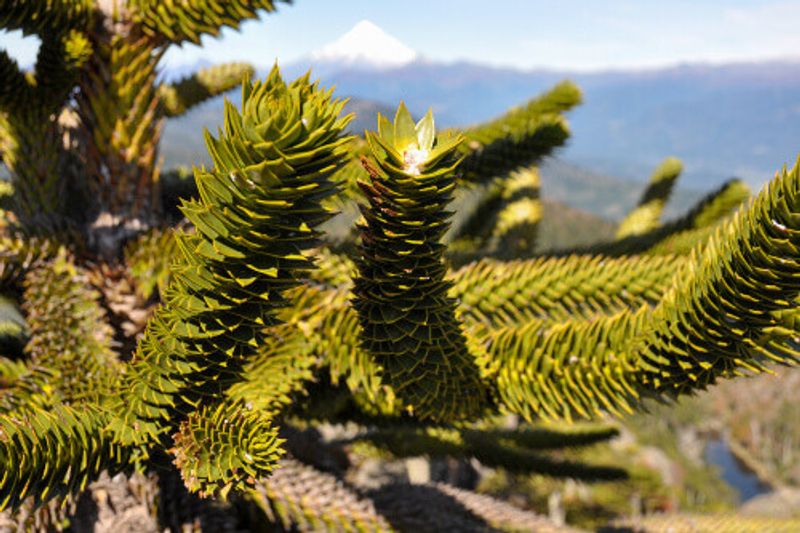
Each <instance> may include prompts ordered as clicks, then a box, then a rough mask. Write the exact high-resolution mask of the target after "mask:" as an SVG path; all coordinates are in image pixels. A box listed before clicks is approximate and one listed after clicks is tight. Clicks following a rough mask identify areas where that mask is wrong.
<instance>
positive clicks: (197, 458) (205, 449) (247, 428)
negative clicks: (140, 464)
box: [170, 402, 282, 498]
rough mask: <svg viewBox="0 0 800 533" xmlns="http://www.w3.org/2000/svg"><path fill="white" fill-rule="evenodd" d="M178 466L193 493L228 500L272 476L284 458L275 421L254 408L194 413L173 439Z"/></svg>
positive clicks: (220, 406)
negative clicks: (232, 491)
mask: <svg viewBox="0 0 800 533" xmlns="http://www.w3.org/2000/svg"><path fill="white" fill-rule="evenodd" d="M173 440H174V443H175V447H174V448H172V449H171V450H170V452H171V453H172V454H173V455H174V456H175V465H176V466H177V467H178V469H179V470H180V472H181V476H182V477H183V481H184V483H185V484H186V488H188V489H189V490H190V491H192V492H199V494H200V495H201V496H206V497H207V496H219V497H222V498H225V497H226V496H227V495H228V493H229V492H230V491H231V490H234V489H235V490H238V491H241V490H242V489H244V488H245V487H246V486H248V485H252V484H253V483H255V479H256V478H259V477H263V476H265V475H267V474H268V473H269V472H270V471H271V470H272V469H273V468H274V467H275V466H276V464H277V462H278V459H279V458H280V456H281V453H282V452H281V449H280V447H279V446H280V443H281V441H280V440H279V439H278V438H277V431H276V430H275V429H274V428H272V427H271V424H270V418H269V417H268V416H266V415H265V414H264V413H262V412H260V411H257V410H254V409H253V408H252V407H249V406H245V405H242V404H239V403H236V402H234V403H228V402H219V403H217V404H216V405H211V406H203V407H201V408H200V409H198V410H197V411H195V412H193V413H191V414H190V415H189V416H188V417H187V418H186V419H185V420H184V421H183V422H181V425H180V429H179V430H178V432H177V433H175V435H173Z"/></svg>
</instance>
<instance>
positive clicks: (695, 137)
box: [164, 21, 800, 191]
mask: <svg viewBox="0 0 800 533" xmlns="http://www.w3.org/2000/svg"><path fill="white" fill-rule="evenodd" d="M281 66H282V68H283V70H284V73H285V75H286V77H288V78H292V77H295V76H297V75H300V74H303V73H304V72H306V71H307V70H308V68H309V67H313V68H312V73H313V75H314V76H316V77H319V78H320V79H321V80H322V82H323V83H324V84H333V85H336V88H337V89H336V90H337V93H338V94H340V95H342V96H352V97H355V98H356V99H358V100H368V101H371V102H373V103H374V105H375V106H378V107H381V106H385V107H386V108H393V107H394V106H396V105H397V103H398V102H399V101H400V100H403V101H405V102H406V104H407V105H408V106H409V107H410V108H411V110H412V112H414V113H415V114H417V115H420V114H422V113H424V112H425V111H426V110H427V109H428V107H432V108H433V111H434V113H435V115H436V120H437V123H438V124H439V125H443V126H465V125H469V124H473V123H476V122H480V121H483V120H486V119H488V118H491V117H493V116H495V115H498V114H500V113H502V112H503V111H505V110H506V109H508V108H509V107H510V106H513V105H518V104H522V103H524V102H525V101H526V100H527V99H529V98H531V97H532V96H535V95H536V94H537V93H539V92H541V91H542V90H545V89H546V88H548V87H550V86H551V85H553V84H554V83H556V82H558V81H559V80H562V79H565V78H568V79H572V80H574V81H575V82H577V83H578V85H579V86H580V87H581V88H582V90H583V91H584V95H585V101H584V104H583V105H581V106H579V107H578V108H577V109H576V110H574V111H572V112H571V113H570V114H569V120H570V124H571V128H572V133H573V134H572V137H571V138H570V140H569V143H568V145H567V146H566V147H565V148H564V149H562V150H561V151H560V152H559V157H560V158H561V159H562V160H564V161H569V162H572V163H576V164H578V165H579V166H581V167H584V168H591V169H593V170H594V171H596V172H597V173H599V174H604V175H611V176H619V177H621V178H624V179H626V180H632V181H639V182H641V181H644V180H645V179H646V178H647V176H648V175H649V173H650V171H651V170H652V168H654V167H655V165H656V164H657V163H658V162H659V161H660V160H661V159H663V158H664V157H666V156H668V155H674V156H677V157H679V158H681V159H682V160H683V161H684V163H685V168H686V171H685V174H684V176H683V177H682V178H681V186H683V187H687V188H690V189H696V190H702V191H706V190H709V189H711V188H713V187H715V186H717V185H718V184H720V183H721V182H722V181H724V180H725V179H728V178H730V177H733V176H737V177H741V178H744V179H745V180H747V181H748V182H749V183H750V184H751V185H752V186H753V187H754V188H758V187H760V186H761V185H762V184H763V183H764V182H765V181H767V180H768V179H769V178H771V177H772V175H773V174H774V172H775V171H776V170H777V169H778V168H779V167H780V166H781V165H782V164H783V163H788V164H792V163H793V162H794V160H795V158H796V157H797V154H798V152H800V60H797V61H795V60H784V61H771V62H761V63H731V64H724V65H703V64H697V65H680V66H675V67H669V68H662V69H648V70H615V71H604V72H593V73H586V72H570V71H554V70H530V71H521V70H515V69H511V68H499V67H492V66H486V65H480V64H475V63H469V62H459V63H450V64H441V63H436V62H433V61H430V60H426V59H424V58H423V57H422V56H421V55H419V54H418V53H417V52H415V51H414V50H412V49H411V48H409V47H407V46H405V45H404V44H403V43H402V42H400V41H399V40H397V39H396V38H394V37H392V36H390V35H388V34H386V33H385V32H383V30H381V29H380V28H379V27H377V26H376V25H374V24H372V23H369V22H368V21H362V22H360V23H359V24H357V25H356V27H354V28H353V29H352V30H351V31H350V32H348V33H346V34H345V35H343V36H342V37H341V38H339V39H337V40H335V41H334V42H332V43H330V44H329V45H326V46H324V47H322V48H320V49H319V50H316V51H314V52H312V53H311V54H310V55H309V56H308V57H307V58H306V59H304V60H300V61H298V62H295V63H293V64H286V65H281ZM269 67H271V65H269ZM266 68H267V67H265V69H266ZM265 69H264V70H262V71H261V72H259V76H264V75H265V74H266V72H265ZM185 72H188V69H185V68H184V69H182V71H181V73H180V74H184V73H185ZM175 75H177V74H176V73H175V72H167V73H165V76H166V77H174V76H175ZM237 97H238V95H236V94H235V93H234V94H233V95H232V98H234V99H236V98H237ZM362 115H363V113H362ZM221 118H222V106H221V102H220V101H216V102H211V103H209V104H207V106H203V107H202V108H201V109H200V110H197V111H195V115H194V117H187V120H188V122H184V123H182V124H183V125H181V126H179V127H178V126H176V125H169V126H168V127H167V132H166V135H165V141H166V143H167V145H170V146H166V147H165V150H164V151H165V153H166V154H168V162H169V161H170V160H171V161H175V159H174V157H172V156H170V155H169V154H172V155H173V156H174V155H175V154H176V153H177V152H187V150H188V151H192V150H194V148H191V147H188V148H187V147H175V146H171V145H172V144H174V143H175V142H177V139H176V137H178V136H179V135H178V134H180V137H181V139H182V142H184V143H189V144H192V143H196V141H192V140H191V139H189V138H187V136H192V135H194V134H193V133H191V128H194V127H199V125H207V126H215V125H217V124H218V123H219V122H220V121H221ZM189 124H191V127H187V126H189ZM196 125H197V126H196ZM367 126H369V125H368V124H367ZM362 129H363V125H362V124H359V125H358V127H354V131H361V130H362ZM197 135H198V137H197V138H198V139H199V138H200V137H199V133H198V134H197ZM200 146H201V145H200ZM200 152H202V150H200ZM183 162H185V161H183Z"/></svg>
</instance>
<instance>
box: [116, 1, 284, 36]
mask: <svg viewBox="0 0 800 533" xmlns="http://www.w3.org/2000/svg"><path fill="white" fill-rule="evenodd" d="M276 3H277V1H274V0H224V1H223V0H194V1H192V2H177V1H176V0H169V1H168V2H166V3H165V2H163V1H159V0H131V2H130V4H131V5H132V6H133V7H134V8H135V11H134V17H135V19H136V21H137V22H138V23H140V24H141V25H142V28H143V29H144V31H145V32H146V33H147V34H148V35H149V36H151V37H153V38H155V39H158V40H165V41H168V42H171V43H175V44H181V43H183V42H186V41H189V42H192V43H194V44H200V37H201V36H203V35H204V34H207V35H215V36H216V35H218V34H219V32H220V30H222V28H224V27H226V26H227V27H233V28H238V27H239V24H240V23H241V22H242V21H243V20H247V19H252V18H256V17H258V12H259V11H260V10H264V11H274V10H275V4H276Z"/></svg>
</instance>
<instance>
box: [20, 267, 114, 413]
mask: <svg viewBox="0 0 800 533" xmlns="http://www.w3.org/2000/svg"><path fill="white" fill-rule="evenodd" d="M24 285H25V294H24V301H25V303H24V309H25V312H26V316H27V322H28V327H29V329H30V339H29V340H28V344H27V345H26V346H25V352H26V354H27V355H28V358H29V359H30V361H31V362H32V363H33V364H34V365H38V366H42V367H44V368H47V369H49V370H51V371H53V372H55V373H56V375H55V376H54V379H52V380H51V385H52V386H53V387H54V388H55V389H56V390H57V391H58V394H59V396H60V397H61V398H62V399H63V401H64V402H66V403H74V402H79V401H83V400H90V401H94V402H97V401H100V400H101V399H103V398H105V397H107V396H108V395H109V393H110V392H111V391H113V390H114V387H115V384H116V378H117V372H118V368H117V359H116V354H115V353H114V352H113V351H112V349H111V337H112V332H111V328H110V327H109V325H108V324H107V322H106V319H105V313H104V312H103V311H102V309H101V308H100V307H99V305H98V302H97V300H98V298H99V295H98V294H97V293H96V292H95V291H93V290H90V289H89V288H88V287H87V286H86V285H87V280H86V276H85V274H82V273H80V272H79V270H78V268H77V267H76V266H75V264H74V263H73V262H72V260H70V259H68V258H67V257H65V256H64V255H63V254H61V255H59V256H58V257H57V258H56V259H55V260H54V261H53V262H52V263H50V264H48V265H46V266H45V267H42V268H38V269H35V270H31V271H30V272H29V273H28V275H27V276H26V278H25V284H24Z"/></svg>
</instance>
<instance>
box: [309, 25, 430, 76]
mask: <svg viewBox="0 0 800 533" xmlns="http://www.w3.org/2000/svg"><path fill="white" fill-rule="evenodd" d="M418 57H419V55H418V54H417V52H416V51H414V50H412V49H411V48H409V47H408V46H406V45H405V44H403V43H402V42H401V41H400V40H399V39H397V38H396V37H393V36H391V35H389V34H388V33H386V32H385V31H383V29H381V28H380V27H379V26H377V25H375V24H374V23H372V22H370V21H368V20H362V21H361V22H359V23H358V24H356V25H355V26H353V28H352V29H351V30H350V31H348V32H347V33H345V34H344V35H342V36H341V37H339V38H338V39H336V40H335V41H333V42H332V43H329V44H326V45H325V46H323V47H322V48H320V49H318V50H315V51H313V52H311V60H312V61H313V62H314V63H318V62H326V63H338V64H340V65H345V66H365V67H371V68H379V69H389V68H397V67H401V66H403V65H407V64H409V63H412V62H413V61H414V60H416V59H417V58H418Z"/></svg>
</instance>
